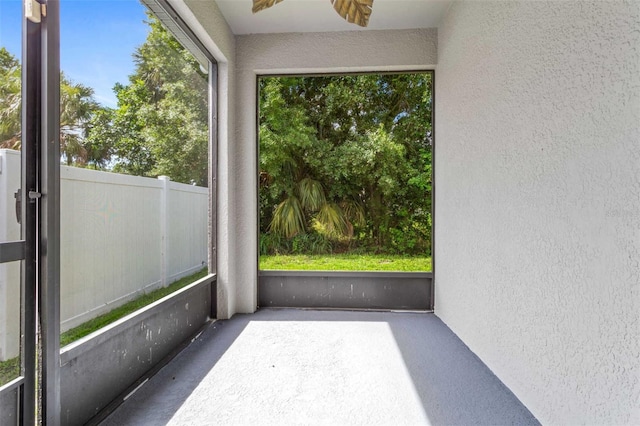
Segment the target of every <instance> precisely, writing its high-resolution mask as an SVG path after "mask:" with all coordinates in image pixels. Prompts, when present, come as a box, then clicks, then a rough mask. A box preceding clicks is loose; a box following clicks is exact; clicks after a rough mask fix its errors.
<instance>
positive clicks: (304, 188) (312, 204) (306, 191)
mask: <svg viewBox="0 0 640 426" xmlns="http://www.w3.org/2000/svg"><path fill="white" fill-rule="evenodd" d="M297 190H298V196H299V197H300V202H301V203H302V207H303V208H304V209H305V210H309V211H312V212H316V211H318V210H320V207H322V205H323V204H325V203H326V200H325V198H324V189H322V184H321V183H320V182H318V181H317V180H314V179H311V178H304V179H302V180H301V181H300V182H298V188H297Z"/></svg>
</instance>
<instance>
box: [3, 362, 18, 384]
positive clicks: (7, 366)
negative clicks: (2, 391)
mask: <svg viewBox="0 0 640 426" xmlns="http://www.w3.org/2000/svg"><path fill="white" fill-rule="evenodd" d="M18 376H20V358H19V357H15V358H11V359H9V360H7V361H2V362H0V386H2V385H6V384H7V383H9V382H10V381H12V380H13V379H15V378H16V377H18Z"/></svg>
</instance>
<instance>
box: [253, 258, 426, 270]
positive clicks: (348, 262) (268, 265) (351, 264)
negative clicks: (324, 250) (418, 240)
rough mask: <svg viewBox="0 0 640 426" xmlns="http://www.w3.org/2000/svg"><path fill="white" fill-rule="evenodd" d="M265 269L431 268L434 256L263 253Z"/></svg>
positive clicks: (261, 264) (262, 268)
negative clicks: (264, 254) (265, 254)
mask: <svg viewBox="0 0 640 426" xmlns="http://www.w3.org/2000/svg"><path fill="white" fill-rule="evenodd" d="M260 269H261V270H280V271H283V270H284V271H402V272H424V271H431V258H430V257H426V256H423V257H407V256H395V255H379V254H332V255H277V256H260Z"/></svg>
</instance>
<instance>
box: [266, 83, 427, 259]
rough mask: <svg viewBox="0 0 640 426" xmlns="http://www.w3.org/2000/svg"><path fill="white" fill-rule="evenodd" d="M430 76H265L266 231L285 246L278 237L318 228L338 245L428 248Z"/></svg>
mask: <svg viewBox="0 0 640 426" xmlns="http://www.w3.org/2000/svg"><path fill="white" fill-rule="evenodd" d="M431 84H432V82H431V75H430V74H401V75H360V76H337V77H335V76H332V77H281V78H263V79H261V80H260V112H259V118H260V126H259V131H260V230H261V232H262V233H263V234H268V235H272V234H278V236H279V237H280V240H278V242H279V243H278V245H277V246H278V247H280V249H279V250H280V251H283V250H284V248H283V244H282V241H281V239H282V238H284V239H292V238H294V237H296V238H298V237H299V236H301V235H302V234H303V233H313V234H317V235H320V236H322V237H323V238H324V239H325V240H327V241H330V242H332V248H333V249H334V250H340V251H342V250H354V249H359V248H362V247H366V248H367V250H368V251H375V252H389V253H406V254H427V255H428V254H430V252H431V248H430V230H429V229H430V225H429V223H430V214H431V213H430V211H431V112H432V101H431ZM293 197H295V199H297V200H298V204H296V206H295V209H294V206H293V205H292V204H291V203H292V201H291V200H292V199H293ZM285 223H287V225H286V226H285Z"/></svg>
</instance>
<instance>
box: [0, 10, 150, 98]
mask: <svg viewBox="0 0 640 426" xmlns="http://www.w3.org/2000/svg"><path fill="white" fill-rule="evenodd" d="M21 10H22V3H21V1H20V0H0V46H2V47H6V48H7V49H8V50H9V51H10V52H11V53H12V54H13V55H15V56H16V57H20V37H21V27H20V25H21V19H20V15H21V13H22V11H21ZM144 10H145V9H144V7H143V6H142V5H141V4H140V3H139V2H138V1H137V0H61V1H60V62H61V68H62V71H64V73H65V74H66V76H67V77H68V78H70V79H71V80H72V81H73V82H76V83H82V84H84V85H87V86H89V87H92V88H93V89H94V90H95V98H96V100H97V101H98V102H100V103H102V104H103V105H106V106H110V107H115V106H116V98H115V95H114V94H113V90H112V88H113V86H114V84H115V83H117V82H120V83H124V84H126V83H127V82H128V76H129V74H131V73H133V70H134V64H133V59H132V56H131V55H132V53H133V52H134V50H135V48H136V47H137V46H139V45H141V44H142V43H143V42H144V40H145V38H146V35H147V25H146V24H144V22H143V21H144V20H145V19H146V15H145V13H144Z"/></svg>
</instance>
